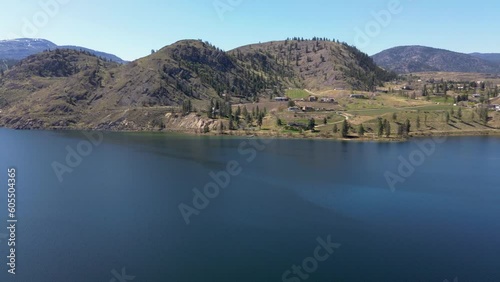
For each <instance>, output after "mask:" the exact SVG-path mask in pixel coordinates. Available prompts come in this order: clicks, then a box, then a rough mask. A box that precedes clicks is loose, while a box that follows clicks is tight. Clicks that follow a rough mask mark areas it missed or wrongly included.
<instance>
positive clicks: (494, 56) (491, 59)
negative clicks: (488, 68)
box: [470, 53, 500, 64]
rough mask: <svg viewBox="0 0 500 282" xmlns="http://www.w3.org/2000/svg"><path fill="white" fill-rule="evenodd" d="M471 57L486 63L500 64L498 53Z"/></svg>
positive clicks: (473, 54)
mask: <svg viewBox="0 0 500 282" xmlns="http://www.w3.org/2000/svg"><path fill="white" fill-rule="evenodd" d="M470 55H471V56H474V57H477V58H480V59H483V60H485V61H489V62H492V63H497V64H500V54H498V53H472V54H470Z"/></svg>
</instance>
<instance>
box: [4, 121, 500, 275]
mask: <svg viewBox="0 0 500 282" xmlns="http://www.w3.org/2000/svg"><path fill="white" fill-rule="evenodd" d="M0 140H1V141H0V142H1V146H0V164H1V166H0V183H3V187H4V188H3V189H2V190H0V220H1V221H0V225H1V226H7V224H6V220H7V200H6V198H7V188H6V187H7V186H6V183H7V169H8V168H9V167H15V168H16V169H17V171H18V179H17V181H18V186H17V189H18V192H17V208H18V211H17V215H18V220H19V222H18V226H17V266H16V271H17V275H16V276H15V277H13V276H11V275H8V274H7V266H6V260H7V259H6V256H7V255H8V254H7V242H6V240H5V237H4V236H5V234H6V233H7V232H6V229H5V228H2V229H0V230H4V231H0V240H2V241H1V242H0V262H1V264H0V265H1V267H0V281H23V282H24V281H42V282H44V281H54V282H59V281H106V282H108V281H120V280H119V279H117V277H116V273H119V274H120V273H121V272H122V270H123V269H124V268H125V273H126V275H127V276H128V277H127V279H128V280H124V279H122V280H123V281H174V282H175V281H179V282H195V281H214V282H224V281H231V282H232V281H235V282H237V281H276V282H279V281H283V277H282V275H283V273H285V271H287V270H290V271H292V266H293V265H302V263H303V261H304V260H305V259H306V260H307V258H308V257H313V256H314V251H315V249H316V247H317V246H318V245H319V243H318V242H317V238H323V239H324V240H326V239H327V238H328V237H330V238H331V241H332V242H334V243H339V244H340V247H339V248H337V249H336V250H335V251H334V253H333V254H331V256H329V257H328V259H327V260H325V261H323V262H319V263H318V264H317V267H316V265H312V266H314V268H315V269H314V271H312V272H311V273H307V272H305V273H304V274H307V279H306V278H305V277H302V278H300V276H299V275H295V274H293V273H292V274H290V275H288V276H286V277H285V278H286V279H288V280H285V281H292V282H298V281H325V282H326V281H360V282H361V281H363V282H366V281H436V282H442V281H443V280H445V279H448V280H450V281H452V280H453V279H454V278H455V277H458V280H459V281H500V185H499V184H500V181H499V178H498V177H499V174H498V172H499V171H500V151H499V150H498V148H499V145H500V139H499V138H493V137H474V138H469V137H467V138H450V139H448V140H447V141H446V142H444V143H442V144H437V145H436V150H435V152H434V153H432V154H430V155H429V156H427V155H426V156H425V157H424V159H423V160H422V162H423V164H422V165H421V166H418V167H416V168H415V171H414V173H413V174H411V176H409V177H405V182H404V183H397V184H396V187H395V191H391V189H390V188H389V185H388V183H387V181H386V178H385V177H384V174H385V173H386V172H387V171H391V172H393V173H395V175H399V173H398V166H399V165H400V162H401V161H400V160H399V159H398V158H399V157H400V156H402V157H403V158H405V159H408V158H409V156H410V155H411V154H412V153H413V154H415V152H418V148H419V147H418V146H417V145H416V144H415V142H408V143H394V144H387V143H345V142H331V141H311V140H274V141H272V142H270V143H269V142H266V143H269V144H265V145H262V144H263V142H261V140H257V139H252V140H253V141H252V142H257V143H256V144H257V149H252V148H254V147H253V145H251V144H250V143H249V141H248V140H245V139H238V138H204V137H185V136H176V135H164V134H123V133H113V134H111V133H107V134H104V139H103V142H102V143H101V144H100V145H98V146H97V147H93V150H92V152H91V153H90V154H89V155H88V156H85V157H83V158H82V161H81V164H79V165H78V166H76V167H75V168H74V169H73V171H72V172H71V173H66V174H64V175H63V181H62V182H60V181H59V180H58V177H57V175H56V173H55V172H54V169H53V167H52V163H53V162H59V163H61V164H66V161H65V158H66V156H67V149H66V148H67V146H69V148H73V149H77V148H78V146H79V144H80V146H81V144H82V143H81V142H82V141H83V140H87V139H86V137H85V136H84V135H83V134H82V133H80V132H70V133H65V132H37V131H26V132H23V131H11V130H4V129H0ZM81 148H83V147H81ZM235 162H237V163H238V164H239V166H238V169H239V170H241V173H239V174H238V175H235V176H233V177H231V179H230V182H229V185H228V186H227V188H225V189H222V190H221V191H220V193H219V195H217V196H216V197H214V198H213V199H209V203H208V206H207V207H206V208H205V209H203V210H201V211H197V215H192V216H190V217H189V221H190V223H189V225H188V224H186V221H185V219H184V218H183V216H182V214H181V212H180V211H179V205H180V204H181V203H185V204H186V205H189V206H191V207H192V206H193V203H192V200H193V197H194V194H193V189H194V188H197V189H200V190H201V191H203V187H204V186H205V185H206V184H207V183H210V182H212V179H211V177H210V176H209V175H210V172H214V173H218V172H220V171H224V170H226V166H227V164H228V163H232V164H235ZM204 204H205V205H206V203H204ZM2 234H3V235H2ZM2 236H3V237H2ZM309 262H311V261H309ZM309 269H310V268H309ZM113 270H115V272H113ZM132 277H135V278H134V279H133V280H131V279H132ZM113 279H115V280H113Z"/></svg>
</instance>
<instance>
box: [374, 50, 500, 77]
mask: <svg viewBox="0 0 500 282" xmlns="http://www.w3.org/2000/svg"><path fill="white" fill-rule="evenodd" d="M372 58H373V60H374V61H375V62H376V63H377V64H378V65H379V66H381V67H383V68H384V69H387V70H391V71H395V72H397V73H402V74H404V73H414V72H434V71H436V72H472V73H500V54H480V53H474V54H463V53H457V52H452V51H448V50H443V49H436V48H431V47H424V46H401V47H395V48H391V49H388V50H385V51H382V52H380V53H378V54H375V55H373V56H372Z"/></svg>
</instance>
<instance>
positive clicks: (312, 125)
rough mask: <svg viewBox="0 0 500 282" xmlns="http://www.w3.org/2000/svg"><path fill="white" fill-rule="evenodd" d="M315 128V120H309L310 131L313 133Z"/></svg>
mask: <svg viewBox="0 0 500 282" xmlns="http://www.w3.org/2000/svg"><path fill="white" fill-rule="evenodd" d="M315 127H316V120H314V118H311V119H310V120H309V125H308V129H309V130H311V131H314V128H315Z"/></svg>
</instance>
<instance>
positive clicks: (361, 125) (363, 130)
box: [358, 124, 365, 136]
mask: <svg viewBox="0 0 500 282" xmlns="http://www.w3.org/2000/svg"><path fill="white" fill-rule="evenodd" d="M358 135H359V136H365V128H364V127H363V124H360V125H359V128H358Z"/></svg>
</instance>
